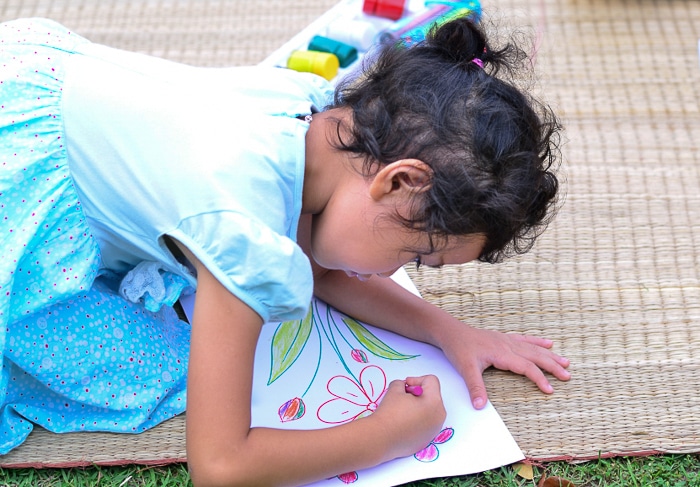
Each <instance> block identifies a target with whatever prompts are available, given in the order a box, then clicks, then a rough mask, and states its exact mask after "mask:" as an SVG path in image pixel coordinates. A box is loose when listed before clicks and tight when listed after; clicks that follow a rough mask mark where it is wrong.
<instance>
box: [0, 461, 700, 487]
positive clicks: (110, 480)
mask: <svg viewBox="0 0 700 487" xmlns="http://www.w3.org/2000/svg"><path fill="white" fill-rule="evenodd" d="M545 469H546V473H547V475H548V476H558V477H561V478H564V479H567V480H569V481H571V482H573V483H574V485H576V487H700V457H699V456H698V455H660V456H653V457H624V458H613V459H601V460H597V461H592V462H585V463H578V464H570V463H566V462H552V463H547V464H545V465H544V467H539V468H535V478H534V480H526V479H523V478H521V477H518V476H517V475H516V474H515V472H514V470H513V468H511V467H503V468H500V469H496V470H492V471H489V472H484V473H482V474H479V475H469V476H465V477H454V478H444V479H432V480H423V481H419V482H413V483H410V484H406V485H405V486H404V487H536V485H537V482H538V480H539V479H540V477H541V475H542V473H543V472H544V470H545ZM187 485H190V482H189V476H188V474H187V468H186V466H184V465H170V466H166V467H144V466H137V465H131V466H126V467H90V468H70V469H43V470H34V469H0V486H3V487H5V486H7V487H59V486H60V487H93V486H95V487H137V486H138V487H141V486H148V487H176V486H178V487H179V486H187ZM338 485H342V484H340V483H339V484H338Z"/></svg>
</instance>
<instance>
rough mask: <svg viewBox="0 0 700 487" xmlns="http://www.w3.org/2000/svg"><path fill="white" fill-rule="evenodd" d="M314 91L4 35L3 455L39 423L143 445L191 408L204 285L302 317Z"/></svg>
mask: <svg viewBox="0 0 700 487" xmlns="http://www.w3.org/2000/svg"><path fill="white" fill-rule="evenodd" d="M331 95H332V90H331V87H330V86H329V85H328V84H327V83H326V82H325V80H322V79H321V78H318V77H316V76H313V75H307V74H301V73H295V72H293V71H287V70H282V69H272V68H270V69H268V68H258V67H251V68H226V69H212V68H194V67H189V66H184V65H180V64H176V63H172V62H169V61H165V60H161V59H156V58H152V57H148V56H143V55H139V54H135V53H127V52H124V51H119V50H115V49H111V48H108V47H105V46H99V45H95V44H92V43H90V42H88V41H87V40H85V39H83V38H81V37H80V36H78V35H76V34H74V33H71V32H69V31H68V30H67V29H65V28H64V27H62V26H60V25H58V24H56V23H53V22H51V21H47V20H40V19H31V20H21V21H15V22H9V23H6V24H2V25H0V219H1V220H2V224H1V225H0V229H1V230H0V231H1V233H0V322H1V324H2V327H1V328H0V349H1V350H2V358H3V368H2V375H1V376H0V454H3V453H6V452H7V451H9V450H10V449H11V448H13V447H15V446H17V445H18V444H20V443H21V442H22V441H23V440H24V438H25V437H26V435H27V434H29V432H30V431H31V429H32V423H36V424H40V425H41V426H43V427H45V428H47V429H49V430H51V431H55V432H67V431H115V432H139V431H143V430H145V429H147V428H149V427H151V426H154V425H155V424H158V423H159V422H161V421H163V420H165V419H167V418H169V417H172V416H173V415H176V414H179V413H181V412H182V411H184V409H185V381H186V372H187V356H188V352H189V325H188V324H187V323H185V322H183V321H180V320H179V319H178V318H177V315H176V313H175V312H174V311H173V310H172V308H171V305H172V304H173V303H174V302H175V301H176V300H177V299H178V297H179V296H180V294H181V293H188V292H192V291H193V289H194V288H196V276H193V274H192V272H191V271H190V270H189V269H188V267H187V266H185V265H183V263H181V262H178V261H177V260H176V259H175V257H174V256H173V255H172V254H171V253H170V252H169V250H168V247H167V246H166V244H165V241H164V237H165V236H166V235H167V236H170V237H173V238H175V239H177V240H179V241H181V242H182V243H183V244H185V245H186V246H187V247H188V248H189V249H190V250H191V251H192V252H193V253H194V254H195V255H196V256H197V258H198V259H199V260H200V261H202V263H204V264H205V265H206V266H207V268H208V269H209V270H210V271H211V272H212V273H213V274H214V275H215V276H216V277H217V278H218V279H219V281H220V282H221V283H222V284H223V285H224V286H226V288H227V289H229V290H230V291H231V292H232V293H234V294H235V295H236V296H238V297H239V298H240V299H242V300H243V301H244V302H246V303H247V304H248V305H249V306H251V308H252V309H254V310H255V311H256V312H257V313H258V314H259V315H260V316H261V317H262V318H263V319H264V320H265V321H279V320H287V319H293V318H299V317H301V316H303V314H304V312H305V309H306V307H307V306H308V304H309V301H310V297H311V291H312V277H311V270H310V265H309V262H308V260H307V259H306V257H305V256H304V254H303V252H302V251H301V249H300V248H299V247H298V245H297V244H296V241H295V240H296V231H297V223H298V219H299V215H300V212H301V193H302V188H303V176H304V157H305V152H304V136H305V134H306V130H307V127H308V125H307V124H306V122H304V121H303V120H301V119H299V118H298V117H299V116H303V115H305V114H308V113H309V112H310V111H311V110H312V107H313V106H316V107H318V108H323V107H324V106H325V105H326V104H327V103H329V102H330V96H331Z"/></svg>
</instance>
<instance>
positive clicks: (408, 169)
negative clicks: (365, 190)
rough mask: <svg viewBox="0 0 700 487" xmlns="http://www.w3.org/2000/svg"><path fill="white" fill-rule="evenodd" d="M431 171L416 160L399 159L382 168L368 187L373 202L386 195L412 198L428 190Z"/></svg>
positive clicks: (424, 164) (423, 163)
mask: <svg viewBox="0 0 700 487" xmlns="http://www.w3.org/2000/svg"><path fill="white" fill-rule="evenodd" d="M432 177H433V170H432V169H431V168H430V166H428V165H427V164H426V163H425V162H423V161H421V160H418V159H401V160H398V161H395V162H392V163H391V164H387V165H386V166H384V167H382V168H381V169H380V170H379V171H378V172H377V174H375V175H374V179H373V180H372V182H371V183H370V186H369V194H370V196H371V197H372V199H373V200H375V201H379V200H380V199H381V198H383V197H384V196H387V195H396V196H400V195H405V196H412V195H413V194H415V193H421V192H423V191H426V190H427V189H429V188H430V184H431V181H432Z"/></svg>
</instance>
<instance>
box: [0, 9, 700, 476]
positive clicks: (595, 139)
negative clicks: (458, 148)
mask: <svg viewBox="0 0 700 487" xmlns="http://www.w3.org/2000/svg"><path fill="white" fill-rule="evenodd" d="M334 3H335V2H334V0H266V1H264V2H253V1H248V0H218V1H217V0H101V1H97V0H3V1H2V2H0V20H9V19H13V18H17V17H28V16H42V17H50V18H53V19H55V20H57V21H59V22H62V23H64V24H65V25H67V26H68V27H70V28H71V29H73V30H75V31H76V32H78V33H80V34H81V35H84V36H85V37H87V38H89V39H91V40H93V41H95V42H99V43H104V44H107V45H110V46H114V47H118V48H123V49H129V50H133V51H139V52H144V53H148V54H153V55H158V56H162V57H166V58H169V59H172V60H176V61H180V62H185V63H189V64H194V65H201V66H226V65H244V64H255V63H257V62H259V61H261V60H262V59H263V58H265V57H266V56H267V55H269V54H270V53H271V52H272V51H274V50H275V49H276V48H278V47H279V46H281V45H282V44H283V43H284V42H285V41H286V40H288V39H289V38H291V37H292V36H293V35H294V34H295V33H297V32H298V31H299V30H301V29H302V28H304V27H305V26H306V25H308V24H309V23H310V22H311V21H313V20H314V19H316V18H317V17H318V16H319V15H321V14H322V13H323V12H324V11H326V10H327V9H329V8H331V7H332V6H333V5H334ZM483 6H484V9H485V13H486V14H487V16H489V17H491V18H494V19H495V23H496V24H497V25H498V26H499V27H500V28H501V29H502V28H504V27H505V28H507V29H509V28H510V26H519V27H520V28H521V29H524V30H525V31H526V32H529V33H530V34H532V35H533V36H534V37H535V39H536V40H537V44H538V50H537V58H536V65H537V68H538V71H539V73H540V84H541V91H542V92H544V93H545V96H546V97H547V98H548V100H549V101H550V102H551V103H552V105H553V107H554V108H555V110H556V111H557V112H558V113H560V114H561V117H562V121H563V123H564V125H565V127H566V133H565V138H566V141H565V144H564V146H563V152H564V156H565V157H564V159H565V161H564V165H563V166H562V169H561V175H562V179H563V180H564V185H563V188H564V192H565V197H564V199H563V201H562V206H561V209H560V211H559V214H558V217H557V219H556V220H555V222H554V223H553V224H552V226H551V227H550V229H549V230H548V231H547V233H545V235H543V237H542V238H541V239H540V240H539V241H538V244H537V245H536V247H535V249H534V250H533V251H532V252H531V253H529V254H527V255H525V256H522V257H518V258H516V259H513V260H511V261H508V262H505V263H503V264H499V265H493V266H491V265H485V264H467V265H464V266H458V267H451V268H443V269H439V270H434V269H425V270H423V269H421V270H420V271H418V272H415V271H410V274H411V277H412V278H413V280H414V282H415V283H416V285H417V286H418V288H419V289H420V291H421V292H422V294H423V296H424V297H425V298H426V299H428V300H430V301H432V302H434V303H436V304H438V305H440V306H442V307H444V308H445V309H446V310H448V311H450V312H451V313H453V314H455V315H456V316H458V317H459V318H460V319H462V320H464V321H466V322H468V323H470V324H473V325H476V326H480V327H485V328H491V329H497V330H502V331H515V332H521V333H529V334H533V335H541V336H547V337H549V338H552V339H553V340H555V342H556V346H555V349H556V350H557V351H558V352H560V353H562V354H564V355H566V356H567V357H569V358H570V359H571V361H572V366H571V372H572V373H573V379H572V380H571V381H570V382H568V383H556V382H555V383H554V386H555V389H556V393H555V394H554V395H552V396H545V395H543V394H541V393H539V392H538V391H537V389H536V388H535V386H534V385H532V384H531V383H530V382H529V381H527V380H526V379H524V378H522V377H519V376H515V375H513V374H509V373H505V372H499V371H489V372H487V373H486V380H487V386H488V389H489V393H490V398H491V400H492V402H493V403H494V405H495V406H496V408H497V410H498V411H499V413H500V414H501V416H502V417H503V419H504V421H505V423H506V424H507V426H508V428H509V429H510V431H511V432H512V434H513V436H514V437H515V439H516V441H517V442H518V444H519V445H520V447H521V448H522V449H523V451H524V453H525V455H526V456H527V457H529V458H531V459H538V460H547V459H587V458H596V457H598V456H614V455H625V454H650V453H653V452H697V451H700V279H699V277H698V276H699V273H700V152H699V150H698V141H700V110H699V101H698V100H700V93H699V91H700V64H699V61H698V39H700V2H697V1H691V0H688V1H682V0H655V1H654V0H538V1H536V0H499V1H496V0H484V1H483ZM446 393H449V392H446ZM184 458H185V442H184V418H183V417H178V418H175V419H173V420H170V421H168V422H166V423H165V424H163V425H161V426H159V427H157V428H155V429H154V430H152V431H149V432H146V433H144V434H140V435H136V436H130V435H117V434H100V433H77V434H66V435H54V434H51V433H48V432H46V431H43V430H38V429H37V431H35V432H34V433H32V434H31V435H30V437H29V439H28V440H27V442H26V443H25V444H24V445H22V446H21V447H20V448H18V449H17V450H15V451H13V452H11V453H10V454H9V455H6V456H5V457H0V466H28V465H35V466H38V465H51V466H67V465H77V464H90V463H98V464H120V463H144V464H148V463H151V464H157V463H167V462H171V461H183V460H184Z"/></svg>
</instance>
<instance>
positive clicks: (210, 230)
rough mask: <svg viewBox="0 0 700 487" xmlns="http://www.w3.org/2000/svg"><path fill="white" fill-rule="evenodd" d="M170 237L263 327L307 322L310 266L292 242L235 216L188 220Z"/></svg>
mask: <svg viewBox="0 0 700 487" xmlns="http://www.w3.org/2000/svg"><path fill="white" fill-rule="evenodd" d="M169 234H170V235H171V236H172V237H174V238H175V239H177V240H179V241H180V242H181V243H182V244H184V245H185V246H186V247H187V248H188V249H189V250H190V251H191V252H192V253H193V254H194V255H195V256H196V257H197V258H198V259H199V260H200V262H201V263H202V264H203V265H204V266H205V267H206V268H207V269H208V270H209V272H211V273H212V274H213V275H214V277H216V278H217V279H218V280H219V282H221V283H222V285H223V286H224V287H226V289H228V290H229V291H230V292H231V293H232V294H234V295H235V296H236V297H238V298H239V299H240V300H241V301H243V302H244V303H246V304H247V305H248V306H250V307H251V308H252V309H253V310H254V311H255V312H256V313H258V314H259V315H260V316H261V317H262V319H263V320H264V321H265V322H270V321H287V320H295V319H301V318H303V317H304V316H305V314H306V311H307V309H308V307H309V304H310V302H311V295H312V293H313V275H312V272H311V264H310V262H309V260H308V258H307V257H306V255H305V254H304V251H303V250H302V249H301V248H300V247H299V246H298V245H297V244H296V243H295V242H294V241H292V240H291V239H290V238H288V237H286V236H283V235H280V234H278V233H276V232H275V231H273V230H272V229H270V228H269V227H268V226H267V225H265V224H264V223H263V222H261V221H260V220H257V219H255V218H254V217H251V216H248V215H245V214H241V213H237V212H234V211H221V212H215V213H206V214H201V215H196V216H192V217H189V218H187V219H185V220H183V221H182V222H181V223H180V225H179V227H178V228H177V229H174V230H173V231H172V232H169Z"/></svg>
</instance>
